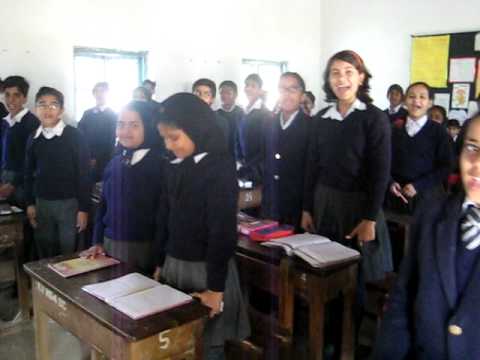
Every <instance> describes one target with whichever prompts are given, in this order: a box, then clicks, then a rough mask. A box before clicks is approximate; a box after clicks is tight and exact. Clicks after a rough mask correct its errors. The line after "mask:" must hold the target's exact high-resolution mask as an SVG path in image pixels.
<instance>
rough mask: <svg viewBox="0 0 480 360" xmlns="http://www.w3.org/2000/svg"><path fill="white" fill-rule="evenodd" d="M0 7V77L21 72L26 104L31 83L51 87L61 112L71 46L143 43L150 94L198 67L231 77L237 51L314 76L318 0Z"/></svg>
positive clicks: (152, 0) (47, 1)
mask: <svg viewBox="0 0 480 360" xmlns="http://www.w3.org/2000/svg"><path fill="white" fill-rule="evenodd" d="M1 12H2V24H1V25H0V77H2V78H4V77H6V76H7V75H11V74H20V75H24V76H25V77H26V78H27V79H28V80H29V81H30V83H31V86H32V88H31V93H30V102H29V104H30V105H32V98H33V96H34V94H35V92H36V91H37V89H38V88H39V87H40V86H42V85H51V86H54V87H57V88H59V89H60V90H62V91H63V92H64V93H65V96H66V110H67V121H70V122H72V120H74V119H72V114H73V103H72V102H73V94H74V84H73V48H74V46H86V47H99V48H111V49H121V50H128V51H148V52H149V55H148V77H149V78H153V79H155V80H156V81H157V88H158V90H157V96H156V97H157V99H160V100H161V99H163V98H165V97H166V96H168V95H170V94H172V93H174V92H177V91H184V90H187V91H188V90H189V89H190V87H191V83H192V81H193V80H195V79H196V78H199V77H210V78H212V79H213V80H215V81H217V82H220V81H222V80H225V79H227V78H228V79H233V80H236V81H239V82H240V81H241V80H242V79H240V78H239V76H240V64H241V59H242V58H255V59H265V60H280V61H288V63H289V70H291V71H297V72H299V73H301V74H302V75H303V76H304V77H305V79H306V81H307V86H308V87H309V88H311V89H313V90H314V92H315V94H316V95H318V94H319V89H320V86H321V84H320V73H321V69H320V66H319V65H320V62H319V61H320V57H319V54H320V46H321V33H320V17H321V4H320V2H319V1H318V0H302V1H297V2H292V1H289V0H262V1H258V0H242V1H235V0H210V1H197V0H175V1H173V0H172V1H167V0H165V1H158V0H136V1H131V0H102V1H94V0H82V1H80V0H75V1H72V0H43V1H37V0H16V1H8V2H7V1H2V6H1ZM239 85H240V84H239Z"/></svg>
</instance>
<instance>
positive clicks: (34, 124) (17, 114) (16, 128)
mask: <svg viewBox="0 0 480 360" xmlns="http://www.w3.org/2000/svg"><path fill="white" fill-rule="evenodd" d="M3 86H4V90H5V102H6V104H7V108H8V114H7V115H6V116H5V117H4V118H3V119H1V120H0V121H1V123H0V149H1V150H0V153H1V158H0V163H1V166H0V173H1V177H0V197H3V198H7V199H8V200H9V201H10V202H11V203H12V204H15V205H19V206H22V207H23V206H24V205H25V204H24V191H23V169H24V162H25V147H26V144H27V139H28V137H29V136H30V134H31V133H32V132H33V131H34V130H35V129H37V128H38V125H39V121H38V119H37V117H36V116H35V115H33V114H32V113H31V112H30V111H29V110H28V109H27V108H25V103H26V102H27V96H28V90H29V84H28V82H27V81H26V80H25V79H24V78H23V77H21V76H10V77H8V78H6V79H5V82H4V84H3Z"/></svg>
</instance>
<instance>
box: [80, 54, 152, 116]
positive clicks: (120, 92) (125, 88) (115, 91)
mask: <svg viewBox="0 0 480 360" xmlns="http://www.w3.org/2000/svg"><path fill="white" fill-rule="evenodd" d="M145 57H146V53H145V52H126V51H117V50H107V49H91V48H75V49H74V58H75V60H74V71H75V116H76V120H77V121H79V120H80V118H81V116H82V114H83V112H84V111H85V110H87V109H89V108H91V107H93V106H94V105H95V101H94V99H93V97H92V89H93V86H94V85H95V84H96V83H97V82H100V81H106V82H108V84H109V85H110V91H109V99H108V104H109V106H110V107H111V108H112V109H113V110H114V111H117V112H118V111H119V110H120V109H121V107H122V106H123V105H125V104H126V103H128V102H129V101H130V100H131V98H132V91H133V89H135V88H136V87H137V86H139V84H140V83H141V82H142V80H143V79H144V74H145Z"/></svg>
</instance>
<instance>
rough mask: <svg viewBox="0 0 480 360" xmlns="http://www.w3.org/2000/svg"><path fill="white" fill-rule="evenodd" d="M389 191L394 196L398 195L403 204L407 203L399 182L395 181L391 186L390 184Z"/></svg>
mask: <svg viewBox="0 0 480 360" xmlns="http://www.w3.org/2000/svg"><path fill="white" fill-rule="evenodd" d="M390 192H391V193H392V194H393V195H395V196H396V197H399V198H400V199H402V201H403V202H404V203H405V204H408V200H407V198H406V197H405V196H403V194H402V187H401V186H400V184H399V183H397V182H394V183H393V184H392V185H391V186H390Z"/></svg>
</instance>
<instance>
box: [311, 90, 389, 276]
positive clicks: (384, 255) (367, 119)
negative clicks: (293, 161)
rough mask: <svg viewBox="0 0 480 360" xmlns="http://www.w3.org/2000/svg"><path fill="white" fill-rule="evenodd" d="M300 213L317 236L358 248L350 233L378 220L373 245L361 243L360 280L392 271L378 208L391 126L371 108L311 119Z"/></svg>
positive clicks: (362, 106) (386, 169)
mask: <svg viewBox="0 0 480 360" xmlns="http://www.w3.org/2000/svg"><path fill="white" fill-rule="evenodd" d="M311 135H312V137H311V141H310V144H309V150H308V152H309V154H308V160H307V169H306V174H305V194H304V203H303V209H304V210H305V211H307V212H309V213H310V214H312V215H313V219H314V225H315V227H316V230H317V232H318V233H319V234H320V235H324V236H327V237H329V238H330V239H332V240H334V241H338V242H340V243H343V244H345V245H347V246H351V247H354V248H355V247H357V245H356V240H352V241H347V240H346V239H345V236H346V235H348V234H349V233H350V232H351V231H352V230H353V229H354V227H355V226H356V225H358V223H359V222H360V221H361V220H364V219H365V220H372V221H376V227H375V230H376V234H375V235H376V236H375V240H374V241H369V242H366V243H364V244H363V246H362V247H360V248H359V249H358V250H359V251H360V252H361V253H362V255H363V258H362V262H361V273H362V277H363V278H364V279H365V280H367V281H369V280H376V279H382V278H383V277H384V274H385V272H387V271H391V270H392V259H391V246H390V238H389V235H388V231H387V228H386V223H385V219H384V216H383V212H382V210H381V207H382V203H383V199H384V195H385V191H386V189H387V183H388V179H389V174H390V151H391V144H390V124H389V122H388V119H387V117H386V116H385V114H384V113H383V112H382V111H381V110H380V109H378V108H377V107H375V106H373V105H371V104H368V105H367V104H365V103H363V102H361V101H360V100H358V99H357V100H356V101H355V102H354V104H353V105H352V107H351V108H350V110H349V111H348V112H347V114H346V116H345V117H344V118H342V116H341V115H340V114H339V112H338V110H337V109H336V106H335V105H334V106H331V107H328V108H326V109H324V110H322V111H321V112H320V113H319V114H318V115H317V116H316V117H315V118H314V119H313V125H312V130H311Z"/></svg>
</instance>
